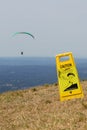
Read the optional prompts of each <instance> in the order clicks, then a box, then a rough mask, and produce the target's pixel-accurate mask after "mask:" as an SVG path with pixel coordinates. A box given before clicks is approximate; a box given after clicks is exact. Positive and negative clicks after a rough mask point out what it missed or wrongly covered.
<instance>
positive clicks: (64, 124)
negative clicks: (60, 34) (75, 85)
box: [0, 81, 87, 130]
mask: <svg viewBox="0 0 87 130" xmlns="http://www.w3.org/2000/svg"><path fill="white" fill-rule="evenodd" d="M81 85H82V88H83V91H84V98H83V99H73V100H68V101H64V102H60V100H59V91H58V86H57V85H55V84H54V85H44V86H38V87H34V88H30V89H26V90H19V91H14V92H6V93H3V94H0V130H87V81H82V82H81Z"/></svg>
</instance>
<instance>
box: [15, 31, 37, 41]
mask: <svg viewBox="0 0 87 130" xmlns="http://www.w3.org/2000/svg"><path fill="white" fill-rule="evenodd" d="M17 34H27V35H30V36H31V37H32V38H33V39H34V38H35V37H34V36H33V35H32V34H31V33H29V32H16V33H15V34H14V35H13V36H15V35H17Z"/></svg>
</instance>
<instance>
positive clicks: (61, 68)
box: [56, 52, 83, 101]
mask: <svg viewBox="0 0 87 130" xmlns="http://www.w3.org/2000/svg"><path fill="white" fill-rule="evenodd" d="M56 68H57V76H58V82H59V91H60V100H61V101H63V100H67V99H72V98H81V97H83V91H82V88H81V85H80V81H79V77H78V72H77V69H76V65H75V61H74V58H73V55H72V52H67V53H63V54H58V55H56Z"/></svg>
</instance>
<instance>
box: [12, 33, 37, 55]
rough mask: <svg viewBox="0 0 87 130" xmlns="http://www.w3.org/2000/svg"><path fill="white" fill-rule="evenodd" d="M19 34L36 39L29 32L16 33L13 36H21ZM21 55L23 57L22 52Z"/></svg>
mask: <svg viewBox="0 0 87 130" xmlns="http://www.w3.org/2000/svg"><path fill="white" fill-rule="evenodd" d="M19 34H24V35H29V36H30V37H32V38H33V39H35V37H34V35H32V34H31V33H29V32H16V33H14V34H13V36H16V35H19ZM21 55H23V51H22V52H21Z"/></svg>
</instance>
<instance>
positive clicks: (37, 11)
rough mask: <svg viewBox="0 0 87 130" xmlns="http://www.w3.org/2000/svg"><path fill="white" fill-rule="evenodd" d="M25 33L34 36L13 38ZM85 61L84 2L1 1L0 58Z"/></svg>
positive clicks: (86, 27)
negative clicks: (66, 57)
mask: <svg viewBox="0 0 87 130" xmlns="http://www.w3.org/2000/svg"><path fill="white" fill-rule="evenodd" d="M20 31H25V32H29V33H31V34H33V35H34V36H35V39H32V38H31V37H30V36H27V35H16V36H14V37H13V34H14V33H15V32H20ZM21 51H23V52H24V55H23V56H28V57H55V56H56V55H57V54H60V53H64V52H72V53H73V55H74V56H75V57H78V58H86V57H87V0H2V1H0V57H16V56H17V57H19V56H20V55H21Z"/></svg>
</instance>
